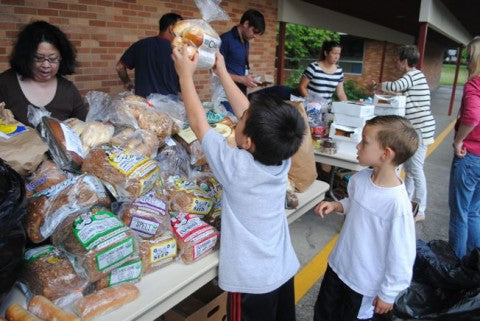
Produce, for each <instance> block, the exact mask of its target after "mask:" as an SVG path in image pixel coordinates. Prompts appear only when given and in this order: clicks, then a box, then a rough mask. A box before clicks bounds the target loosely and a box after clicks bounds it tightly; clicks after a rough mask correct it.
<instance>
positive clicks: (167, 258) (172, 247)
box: [140, 232, 177, 274]
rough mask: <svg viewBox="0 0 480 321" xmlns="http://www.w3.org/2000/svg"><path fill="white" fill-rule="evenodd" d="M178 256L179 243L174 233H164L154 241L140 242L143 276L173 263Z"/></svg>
mask: <svg viewBox="0 0 480 321" xmlns="http://www.w3.org/2000/svg"><path fill="white" fill-rule="evenodd" d="M176 256H177V241H176V240H175V238H174V237H173V233H172V232H167V233H164V234H163V235H160V236H159V237H157V238H154V239H149V240H140V257H141V258H142V266H143V274H148V273H151V272H154V271H156V270H158V269H160V268H161V267H163V266H165V265H167V264H169V263H171V262H173V260H174V258H175V257H176Z"/></svg>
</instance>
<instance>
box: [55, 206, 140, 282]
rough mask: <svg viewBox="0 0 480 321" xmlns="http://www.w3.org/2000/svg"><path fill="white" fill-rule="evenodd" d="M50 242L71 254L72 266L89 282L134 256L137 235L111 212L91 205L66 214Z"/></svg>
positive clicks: (136, 248)
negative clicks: (83, 274) (85, 208)
mask: <svg viewBox="0 0 480 321" xmlns="http://www.w3.org/2000/svg"><path fill="white" fill-rule="evenodd" d="M51 240H52V243H53V244H54V245H55V246H57V247H59V248H61V249H62V250H64V251H66V252H67V253H69V254H71V255H72V256H73V257H74V258H75V261H74V262H75V264H74V268H75V270H76V271H77V272H78V273H85V274H86V275H87V277H88V279H89V281H90V282H95V281H98V280H100V279H101V278H102V277H104V276H106V275H108V273H110V272H111V271H112V270H113V269H115V268H116V267H119V266H120V265H122V264H123V263H125V262H127V261H128V260H130V259H131V258H133V257H135V256H138V242H137V237H136V235H135V234H134V233H133V231H132V230H131V229H129V228H128V227H127V226H126V225H125V224H124V223H123V222H122V221H121V220H120V219H119V218H118V217H117V216H116V215H115V214H113V213H112V212H110V211H108V210H107V209H105V208H102V207H92V208H90V209H88V210H84V211H79V212H77V213H75V214H74V215H71V216H69V217H68V218H67V219H66V220H64V221H63V222H62V224H61V225H59V226H58V228H57V229H56V230H55V232H54V233H53V234H52V238H51Z"/></svg>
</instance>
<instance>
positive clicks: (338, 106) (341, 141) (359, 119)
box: [330, 101, 375, 154]
mask: <svg viewBox="0 0 480 321" xmlns="http://www.w3.org/2000/svg"><path fill="white" fill-rule="evenodd" d="M332 111H333V114H334V121H333V123H332V124H331V125H330V137H331V138H333V140H334V141H335V143H336V144H337V152H338V153H342V154H355V153H356V151H357V150H356V147H357V144H358V143H359V142H360V141H361V140H362V130H363V127H364V126H365V122H366V121H367V120H369V119H371V118H373V117H375V114H374V111H375V106H374V105H372V104H365V103H356V102H350V101H336V102H333V104H332ZM337 129H339V130H342V131H344V132H347V133H348V136H341V135H336V134H335V133H336V131H337Z"/></svg>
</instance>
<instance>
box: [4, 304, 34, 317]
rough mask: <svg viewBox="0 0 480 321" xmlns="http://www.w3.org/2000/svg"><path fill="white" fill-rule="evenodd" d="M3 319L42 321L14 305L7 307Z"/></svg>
mask: <svg viewBox="0 0 480 321" xmlns="http://www.w3.org/2000/svg"><path fill="white" fill-rule="evenodd" d="M5 317H6V318H7V320H8V321H42V320H41V319H39V318H37V317H36V316H35V315H33V314H31V313H30V312H28V311H27V310H25V309H24V308H22V307H21V306H19V305H18V304H16V303H14V304H10V305H9V306H8V308H7V310H6V311H5Z"/></svg>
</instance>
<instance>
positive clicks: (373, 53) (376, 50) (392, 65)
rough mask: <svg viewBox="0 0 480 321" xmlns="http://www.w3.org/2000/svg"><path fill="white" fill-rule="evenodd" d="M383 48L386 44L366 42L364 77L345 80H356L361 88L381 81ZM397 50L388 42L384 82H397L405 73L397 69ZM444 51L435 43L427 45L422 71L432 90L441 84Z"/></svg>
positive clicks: (431, 42)
mask: <svg viewBox="0 0 480 321" xmlns="http://www.w3.org/2000/svg"><path fill="white" fill-rule="evenodd" d="M383 47H384V42H380V41H373V40H365V51H364V58H363V63H364V64H363V73H362V75H345V78H346V79H354V80H356V81H357V82H358V83H359V84H360V85H361V86H364V87H367V88H368V86H369V84H370V83H371V81H372V80H375V81H377V82H378V81H379V79H380V69H381V61H382V52H383ZM397 48H398V45H397V44H393V43H389V42H387V47H386V53H385V63H384V66H383V73H382V74H383V76H382V81H392V80H396V79H398V78H399V77H401V76H402V75H403V72H402V71H399V70H398V69H397V68H396V59H397V57H398V56H397V51H396V50H397ZM443 50H444V48H443V47H442V46H441V45H439V44H437V43H435V42H433V41H429V42H428V43H427V47H426V50H425V59H424V65H423V68H422V71H423V73H424V74H425V77H426V78H427V81H428V85H429V86H430V90H435V89H437V88H438V86H439V83H440V74H441V71H442V63H443Z"/></svg>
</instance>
